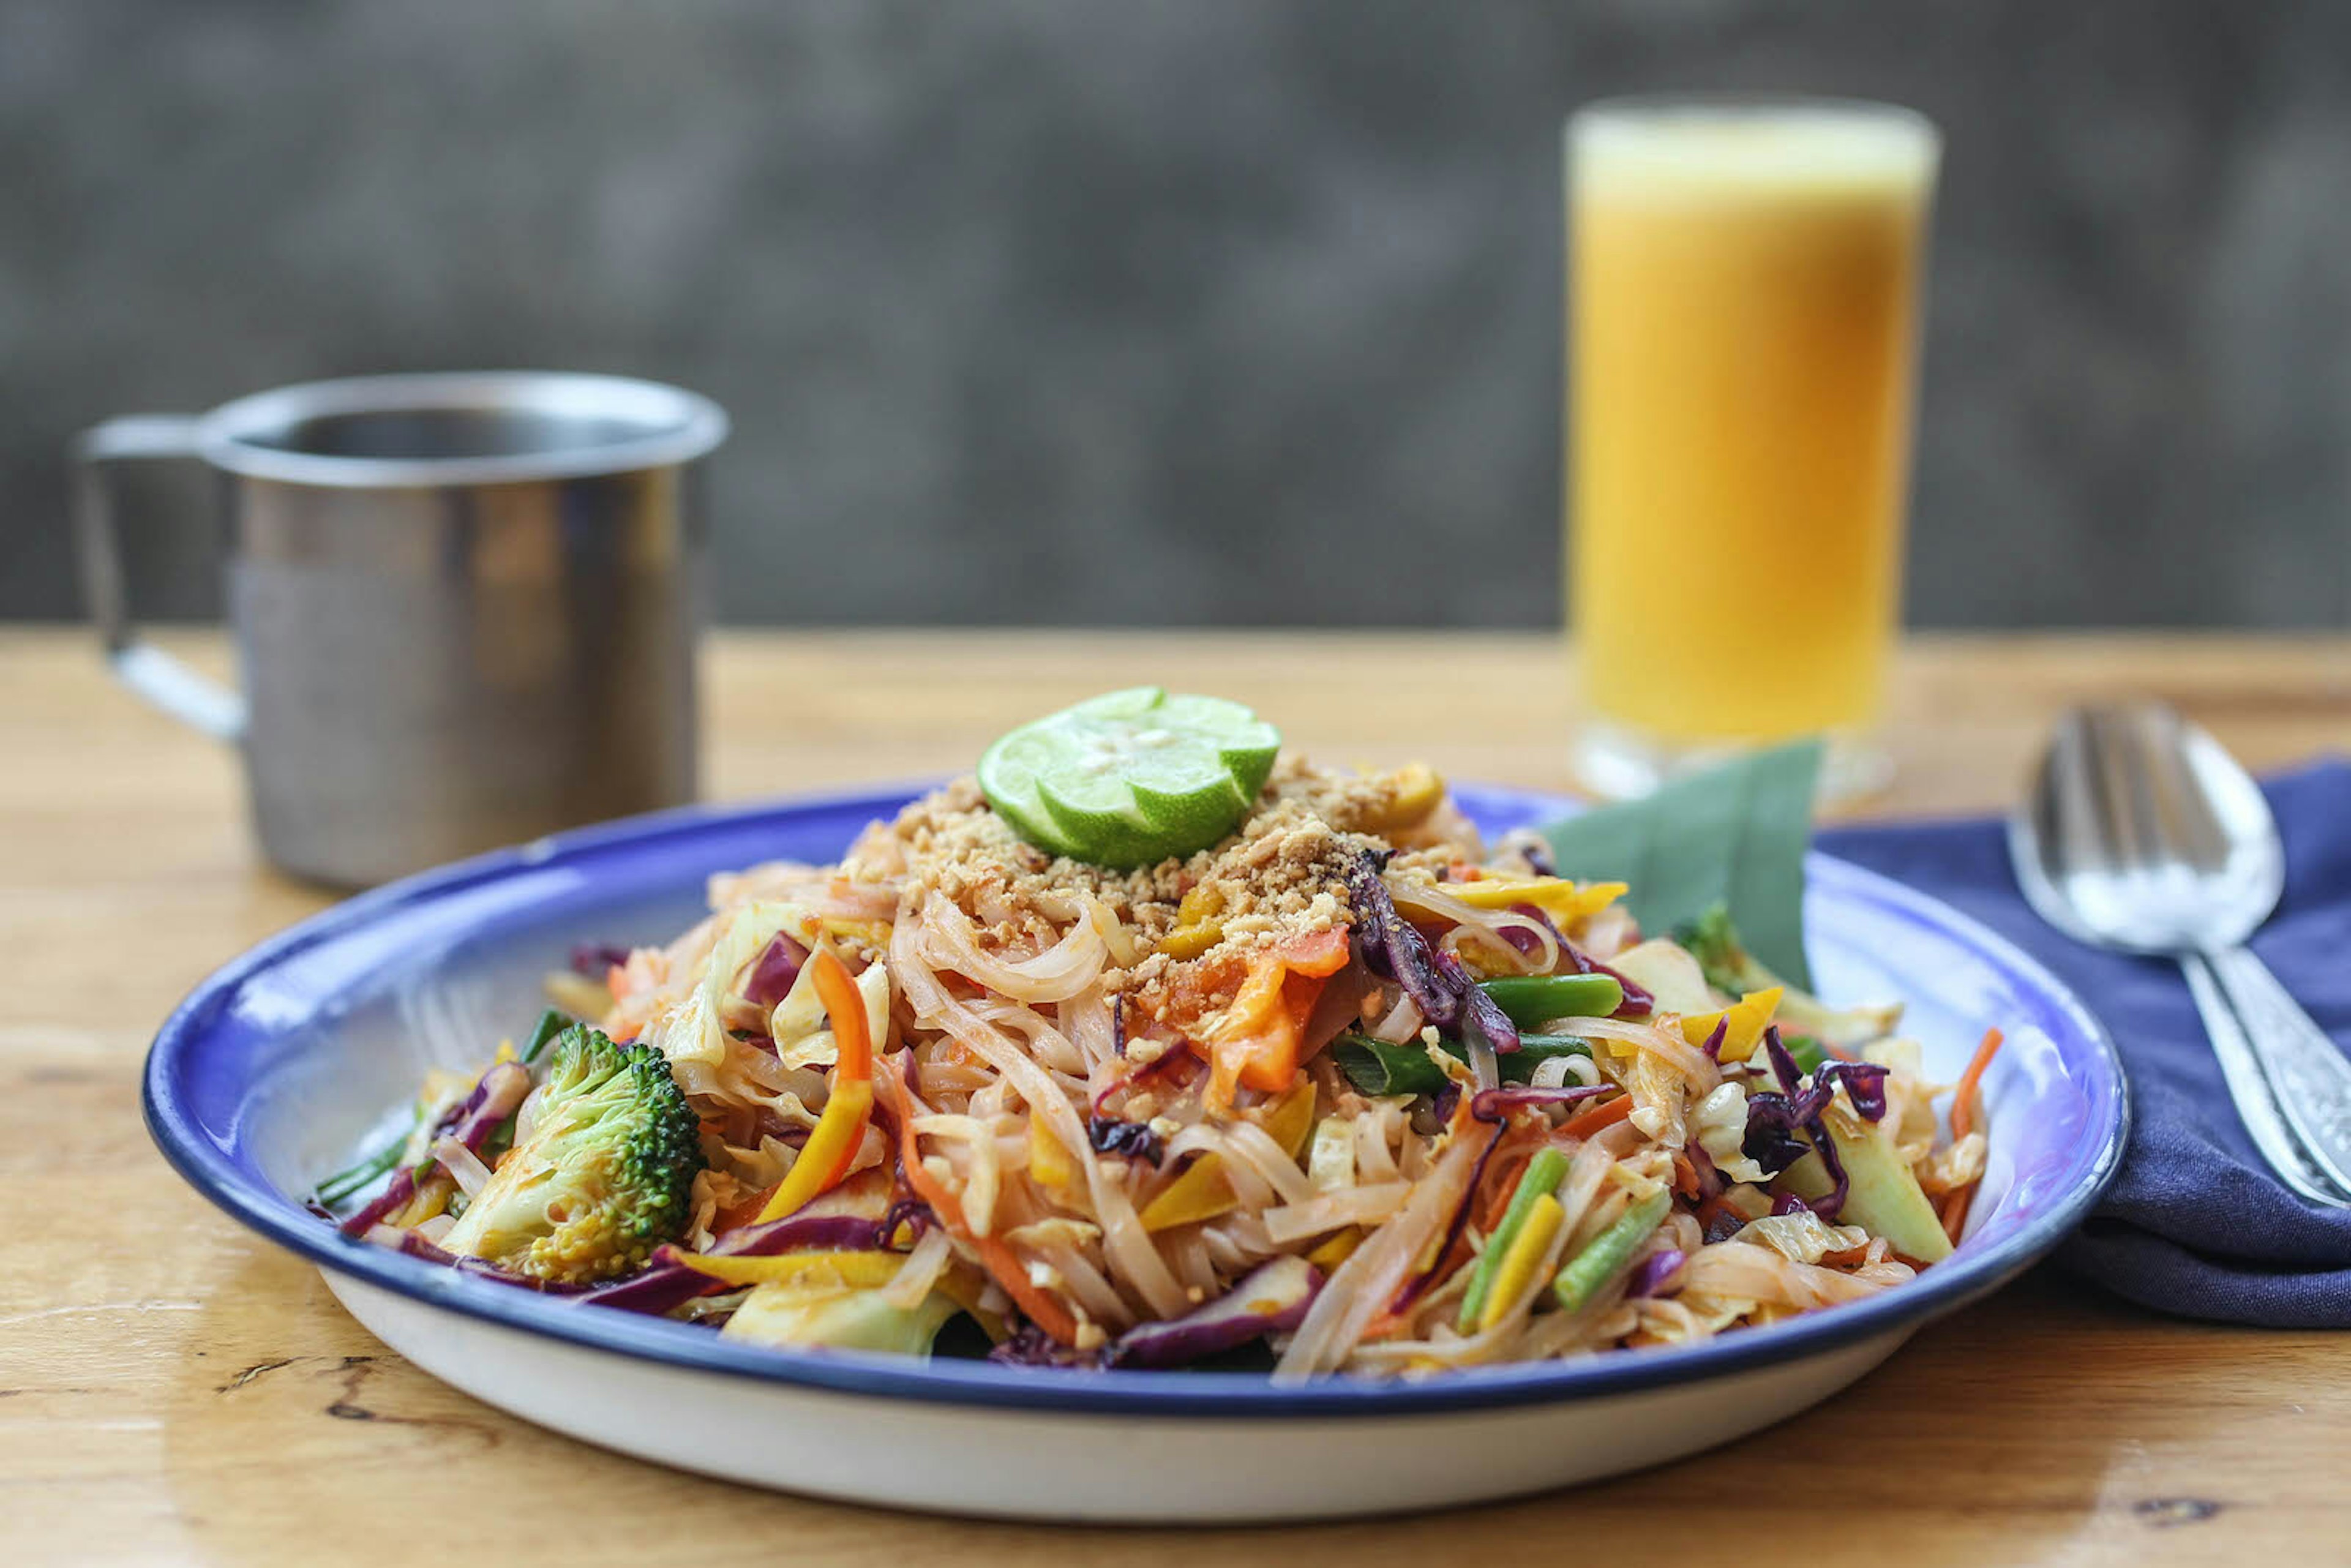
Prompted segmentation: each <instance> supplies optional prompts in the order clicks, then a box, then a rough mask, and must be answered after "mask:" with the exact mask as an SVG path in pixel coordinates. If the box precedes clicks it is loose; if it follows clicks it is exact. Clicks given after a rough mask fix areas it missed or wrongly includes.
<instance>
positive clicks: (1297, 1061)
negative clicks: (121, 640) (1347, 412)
mask: <svg viewBox="0 0 2351 1568" xmlns="http://www.w3.org/2000/svg"><path fill="white" fill-rule="evenodd" d="M1267 761H1268V764H1269V765H1270V771H1267V768H1266V767H1264V766H1260V767H1259V768H1258V769H1257V775H1258V780H1259V782H1253V783H1251V784H1250V787H1249V789H1247V790H1246V791H1245V794H1244V797H1243V798H1242V800H1241V802H1240V805H1239V808H1238V817H1239V821H1238V825H1237V826H1236V827H1234V828H1233V829H1232V830H1231V831H1227V832H1224V833H1222V835H1221V836H1220V837H1217V839H1216V840H1215V841H1213V842H1210V843H1208V844H1207V847H1204V848H1201V849H1199V850H1197V851H1196V852H1192V853H1189V854H1188V855H1183V856H1169V857H1167V858H1165V859H1162V860H1159V861H1157V862H1155V863H1150V864H1144V865H1140V866H1138V867H1135V868H1133V869H1115V868H1114V866H1113V865H1106V864H1100V863H1093V862H1088V861H1084V860H1080V859H1076V858H1072V857H1071V856H1069V855H1067V854H1056V853H1054V852H1049V851H1048V850H1047V849H1045V848H1042V847H1040V846H1039V845H1038V844H1037V843H1035V842H1033V841H1031V836H1029V835H1024V833H1023V832H1022V831H1019V830H1017V829H1016V827H1015V826H1014V825H1013V823H1012V822H1011V821H1008V817H1007V815H1006V814H1005V813H1004V812H1002V811H1000V810H998V809H996V808H995V807H993V806H991V804H990V800H989V796H988V794H987V793H983V791H982V789H981V788H980V787H979V786H978V785H977V783H975V782H974V781H973V780H971V779H964V780H960V781H958V782H956V783H955V784H952V785H949V786H948V787H946V788H945V789H941V790H939V791H938V792H936V793H935V794H932V795H930V796H928V797H926V798H925V799H923V800H918V801H916V802H915V803H914V804H913V805H911V806H909V807H907V808H906V809H905V810H904V812H903V813H901V814H900V815H899V816H898V818H897V819H896V820H895V821H893V822H888V823H876V824H874V825H873V826H872V828H870V829H869V830H868V831H866V832H865V833H864V835H863V836H862V838H860V839H859V840H858V841H856V843H855V844H854V845H852V847H851V849H850V850H849V852H848V853H847V854H846V855H845V856H844V857H843V858H842V859H841V861H840V862H839V863H838V864H835V865H831V866H810V865H799V864H783V863H777V864H768V865H761V866H757V867H754V868H752V869H750V870H747V871H745V872H742V873H739V874H730V875H723V876H719V877H717V878H716V879H714V880H713V882H712V883H711V885H710V888H709V895H710V896H709V902H710V908H711V913H710V915H709V916H708V917H707V918H706V919H705V920H703V921H702V922H701V923H700V924H698V925H695V926H694V927H693V928H692V929H690V930H688V931H686V932H684V934H683V935H680V936H677V937H676V938H675V939H674V940H673V941H671V942H670V943H669V944H668V945H667V946H643V947H636V948H633V949H627V950H622V949H594V948H590V949H584V950H583V951H581V952H580V954H578V955H577V956H576V957H575V970H576V972H574V973H569V974H566V975H563V976H561V977H555V978H552V979H550V982H549V986H550V992H551V995H552V998H553V999H554V1000H555V1001H557V1002H558V1004H559V1011H556V1012H551V1013H550V1014H549V1018H548V1019H547V1020H546V1022H545V1023H544V1024H543V1025H542V1027H541V1029H540V1030H538V1033H537V1034H536V1035H535V1036H534V1037H531V1038H529V1039H528V1040H523V1041H521V1042H520V1043H518V1044H517V1043H509V1044H507V1045H505V1046H503V1047H501V1048H500V1050H499V1051H498V1055H497V1059H496V1061H493V1062H492V1063H491V1064H490V1065H489V1066H488V1067H487V1068H486V1069H485V1070H483V1071H480V1072H479V1073H477V1074H474V1073H466V1074H440V1075H435V1076H434V1079H433V1080H432V1081H431V1082H427V1083H426V1084H425V1085H424V1088H423V1092H422V1094H421V1095H420V1097H419V1100H418V1102H417V1104H416V1106H415V1122H414V1126H413V1130H411V1131H410V1132H409V1133H408V1134H406V1135H405V1136H404V1137H402V1138H400V1139H398V1140H396V1141H395V1142H393V1143H392V1145H390V1146H388V1147H387V1148H386V1149H385V1150H384V1151H382V1152H381V1154H380V1155H378V1156H377V1157H376V1158H374V1159H372V1160H370V1161H366V1162H363V1163H362V1164H361V1166H359V1167H356V1168H355V1169H354V1170H353V1171H351V1172H347V1173H345V1174H344V1175H343V1176H340V1177H337V1178H335V1179H333V1180H331V1181H329V1183H326V1184H323V1185H322V1186H321V1188H320V1192H319V1197H318V1198H317V1199H316V1200H315V1201H316V1202H317V1203H318V1205H319V1212H320V1213H322V1214H324V1215H328V1216H329V1218H334V1219H335V1221H336V1222H337V1223H338V1224H340V1226H341V1227H342V1228H344V1229H345V1230H346V1231H347V1232H348V1233H349V1234H350V1235H352V1236H356V1237H364V1238H367V1239H371V1240H373V1241H376V1242H378V1243H381V1244H382V1245H386V1246H390V1247H394V1248H398V1249H402V1250H404V1251H408V1252H410V1253H413V1254H415V1255H418V1256H421V1257H424V1258H428V1259H433V1260H440V1261H442V1262H444V1263H446V1264H448V1265H449V1266H451V1267H454V1268H459V1269H463V1270H467V1271H469V1272H472V1273H475V1274H477V1275H480V1276H482V1277H485V1278H489V1279H496V1280H500V1281H508V1282H511V1283H513V1284H516V1285H517V1286H522V1287H527V1288H530V1289H535V1290H538V1291H545V1292H548V1293H549V1294H550V1295H552V1296H555V1297H559V1298H562V1299H563V1300H564V1301H566V1302H567V1303H572V1304H576V1305H577V1306H578V1307H580V1308H581V1309H584V1308H586V1307H590V1306H593V1307H601V1308H607V1309H623V1310H632V1311H636V1312H650V1313H657V1314H664V1315H667V1316H669V1317H672V1318H674V1319H680V1320H685V1321H690V1322H700V1323H704V1324H709V1325H716V1328H717V1331H718V1332H719V1333H723V1334H725V1335H726V1336H728V1337H730V1338H735V1339H739V1340H743V1341H747V1342H752V1343H766V1344H778V1345H791V1346H823V1347H831V1348H837V1349H863V1350H887V1351H897V1352H904V1353H909V1354H927V1353H929V1352H931V1351H932V1350H933V1349H934V1346H935V1343H936V1344H937V1348H938V1349H939V1350H940V1351H941V1353H942V1354H945V1353H946V1351H947V1350H949V1349H950V1348H952V1347H953V1345H954V1344H955V1343H962V1344H964V1345H965V1346H967V1348H968V1350H969V1351H970V1352H971V1353H973V1354H979V1353H982V1352H985V1354H989V1355H991V1356H993V1357H995V1358H996V1359H998V1360H1001V1361H1007V1362H1015V1363H1021V1364H1055V1365H1073V1366H1088V1367H1174V1366H1186V1365H1196V1364H1203V1363H1206V1364H1212V1365H1218V1366H1236V1365H1248V1364H1254V1365H1259V1366H1262V1365H1264V1364H1266V1357H1267V1356H1268V1355H1269V1354H1270V1356H1271V1358H1272V1368H1273V1371H1274V1374H1275V1375H1276V1376H1277V1377H1280V1378H1303V1377H1309V1376H1314V1375H1324V1374H1331V1373H1342V1372H1343V1373H1351V1374H1359V1375H1417V1374H1422V1373H1427V1372H1431V1371H1436V1370H1440V1369H1445V1368H1454V1367H1466V1366H1471V1365H1477V1364H1489V1363H1499V1362H1516V1361H1529V1360H1539V1359H1543V1358H1548V1357H1558V1356H1566V1355H1571V1354H1578V1353H1582V1352H1586V1351H1594V1350H1600V1349H1604V1348H1611V1347H1622V1346H1642V1345H1660V1344H1676V1343H1687V1342H1690V1341H1696V1340H1702V1339H1705V1338H1707V1337H1708V1336H1710V1335H1714V1334H1719V1333H1725V1332H1727V1331H1729V1330H1732V1329H1736V1328H1741V1327H1750V1326H1754V1325H1759V1324H1766V1323H1770V1322H1775V1321H1777V1320H1779V1319H1782V1318H1785V1317H1789V1316H1792V1315H1793V1314H1796V1313H1800V1312H1812V1311H1814V1310H1816V1309H1819V1308H1823V1307H1833V1306H1835V1305H1837V1304H1838V1303H1840V1302H1844V1301H1855V1300H1857V1299H1859V1298H1861V1297H1865V1296H1868V1295H1871V1294H1873V1293H1875V1292H1876V1291H1884V1290H1888V1289H1891V1288H1893V1287H1896V1286H1898V1285H1900V1284H1902V1283H1903V1282H1904V1281H1907V1280H1909V1279H1910V1278H1912V1276H1913V1275H1914V1273H1915V1272H1916V1271H1917V1270H1919V1269H1921V1268H1924V1267H1928V1266H1930V1265H1932V1264H1933V1263H1934V1262H1936V1261H1937V1260H1939V1259H1941V1258H1943V1257H1944V1256H1946V1255H1947V1254H1948V1253H1949V1251H1950V1249H1951V1246H1952V1240H1953V1239H1954V1238H1955V1237H1956V1236H1957V1235H1958V1234H1959V1229H1960V1227H1961V1226H1962V1225H1963V1223H1964V1220H1965V1217H1966V1212H1967V1207H1968V1203H1969V1200H1970V1194H1971V1192H1972V1191H1973V1189H1974V1187H1975V1186H1976V1184H1977V1182H1978V1180H1979V1178H1980V1176H1981V1175H1982V1172H1983V1168H1984V1153H1985V1144H1984V1135H1983V1133H1982V1131H1981V1129H1980V1124H1979V1111H1978V1107H1977V1103H1976V1095H1975V1088H1974V1081H1975V1077H1976V1075H1977V1074H1978V1073H1980V1071H1981V1068H1982V1065H1983V1061H1985V1060H1986V1059H1987V1058H1988V1057H1989V1055H1990V1053H1991V1050H1992V1049H1993V1048H1994V1047H1995V1046H1996V1044H1997V1036H1996V1035H1995V1036H1993V1037H1991V1039H1989V1040H1987V1041H1986V1042H1985V1047H1984V1049H1983V1050H1982V1051H1980V1052H1979V1054H1978V1058H1977V1061H1976V1062H1975V1064H1974V1065H1973V1067H1972V1068H1971V1069H1970V1073H1969V1075H1968V1076H1967V1078H1966V1079H1964V1080H1963V1081H1962V1082H1960V1083H1959V1085H1956V1086H1949V1085H1943V1084H1938V1083H1935V1082H1930V1081H1929V1080H1928V1078H1927V1077H1926V1076H1925V1074H1924V1073H1923V1072H1922V1071H1921V1069H1920V1057H1919V1050H1918V1047H1917V1044H1916V1043H1914V1042H1912V1041H1909V1040H1904V1039H1902V1038H1900V1037H1899V1036H1898V1035H1897V1034H1896V1032H1895V1026H1896V1009H1890V1008H1874V1009H1854V1010H1833V1009H1829V1008H1827V1007H1824V1006H1823V1004H1821V1003H1820V1002H1818V1001H1816V1000H1814V999H1813V998H1810V997H1808V996H1805V995H1802V994H1801V993H1799V992H1797V991H1795V990H1794V989H1792V988H1789V987H1787V986H1784V985H1782V984H1781V983H1780V982H1779V981H1778V980H1777V979H1776V978H1775V977H1773V976H1772V975H1771V974H1770V973H1768V972H1766V971H1764V970H1763V969H1762V967H1761V966H1760V965H1759V964H1757V963H1756V962H1755V960H1753V959H1752V958H1751V957H1750V956H1748V955H1747V954H1746V953H1745V952H1744V951H1743V950H1742V948H1741V946H1740V942H1739V937H1738V934H1737V932H1736V931H1735V929H1733V928H1732V926H1731V925H1730V923H1729V918H1728V916H1727V915H1724V914H1723V913H1721V912H1720V911H1716V912H1713V913H1711V914H1709V915H1708V916H1706V917H1705V918H1702V919H1700V920H1698V922H1696V923H1695V924H1694V925H1692V926H1690V927H1688V928H1687V929H1685V930H1683V931H1681V932H1680V933H1678V934H1667V933H1662V932H1644V931H1642V930H1640V929H1638V928H1637V926H1636V925H1635V922H1634V921H1633V920H1632V918H1631V917H1630V916H1629V915H1627V914H1626V913H1625V907H1624V905H1623V904H1622V903H1621V902H1620V899H1621V895H1622V894H1624V892H1625V889H1624V888H1623V887H1622V886H1621V885H1617V884H1610V883H1579V882H1576V881H1573V880H1569V879H1567V878H1563V877H1561V876H1559V875H1556V874H1554V873H1553V871H1552V866H1551V864H1550V862H1549V860H1548V858H1547V854H1546V852H1545V849H1544V846H1543V844H1542V842H1541V841H1540V840H1539V839H1537V838H1535V837H1534V836H1532V835H1531V834H1530V835H1513V836H1510V837H1508V838H1505V839H1504V840H1502V841H1499V842H1497V843H1496V844H1494V845H1492V846H1490V848H1489V847H1488V846H1485V845H1482V844H1481V843H1480V841H1479V834H1478V833H1477V831H1475V830H1474V829H1473V828H1472V827H1471V825H1470V823H1469V822H1468V821H1467V820H1466V819H1465V817H1464V816H1463V815H1462V814H1461V813H1460V812H1459V811H1458V810H1456V809H1455V808H1454V807H1453V805H1452V804H1451V803H1450V801H1449V800H1448V799H1447V795H1446V792H1445V789H1444V787H1443V785H1442V783H1441V781H1440V780H1439V779H1437V777H1436V776H1435V775H1434V774H1432V773H1431V772H1430V771H1429V770H1427V769H1426V768H1421V767H1411V768H1405V769H1403V770H1401V771H1397V772H1393V773H1374V774H1367V775H1365V774H1355V773H1349V772H1338V771H1332V770H1330V769H1327V768H1317V767H1314V766H1311V765H1310V764H1308V763H1306V762H1304V761H1302V760H1300V759H1297V758H1283V759H1282V760H1281V761H1280V763H1279V764H1278V765H1274V764H1271V759H1270V752H1269V754H1268V759H1267ZM992 788H993V787H991V790H992ZM1111 858H1113V859H1115V858H1116V857H1111ZM1947 1090H1955V1092H1954V1093H1953V1095H1952V1100H1951V1109H1950V1115H1949V1122H1950V1125H1949V1132H1948V1133H1946V1132H1945V1131H1944V1130H1943V1128H1942V1127H1941V1125H1940V1124H1939V1122H1938V1114H1937V1110H1936V1101H1937V1097H1938V1094H1942V1093H1944V1092H1946V1091H1947ZM951 1324H952V1325H954V1326H953V1327H952V1328H950V1325H951ZM983 1336H984V1338H983ZM1252 1355H1253V1356H1254V1357H1255V1360H1254V1361H1251V1360H1250V1359H1249V1358H1250V1357H1251V1356H1252Z"/></svg>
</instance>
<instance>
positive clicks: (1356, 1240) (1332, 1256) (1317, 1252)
mask: <svg viewBox="0 0 2351 1568" xmlns="http://www.w3.org/2000/svg"><path fill="white" fill-rule="evenodd" d="M1363 1244H1364V1228H1363V1227H1362V1226H1360V1225H1350V1226H1349V1227H1347V1228H1346V1229H1344V1230H1342V1231H1340V1232H1338V1233H1337V1234H1335V1235H1333V1236H1332V1237H1331V1238H1330V1239H1328V1240H1326V1241H1324V1242H1323V1243H1322V1245H1321V1246H1319V1247H1317V1248H1315V1249H1314V1250H1313V1251H1311V1252H1309V1253H1308V1254H1307V1255H1306V1260H1307V1261H1308V1262H1309V1263H1311V1264H1313V1265H1314V1266H1315V1267H1316V1268H1317V1269H1320V1270H1322V1272H1323V1273H1324V1274H1326V1275H1327V1274H1328V1273H1330V1272H1331V1270H1333V1269H1336V1268H1337V1267H1338V1266H1339V1265H1340V1264H1342V1263H1344V1262H1345V1261H1346V1260H1348V1259H1350V1258H1352V1257H1353V1256H1354V1255H1355V1249H1356V1248H1358V1247H1361V1246H1362V1245H1363Z"/></svg>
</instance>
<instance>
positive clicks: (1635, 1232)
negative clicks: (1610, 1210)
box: [1552, 1187, 1674, 1312]
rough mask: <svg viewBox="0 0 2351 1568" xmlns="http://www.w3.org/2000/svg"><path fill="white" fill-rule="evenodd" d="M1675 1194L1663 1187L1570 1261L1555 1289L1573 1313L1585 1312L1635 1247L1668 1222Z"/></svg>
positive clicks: (1629, 1210)
mask: <svg viewBox="0 0 2351 1568" xmlns="http://www.w3.org/2000/svg"><path fill="white" fill-rule="evenodd" d="M1673 1202H1674V1195H1673V1194H1672V1193H1671V1192H1669V1191H1668V1190H1667V1189H1666V1188H1664V1187H1659V1188H1658V1189H1657V1190H1656V1191H1655V1192H1653V1193H1651V1194H1650V1195H1649V1196H1648V1197H1645V1198H1642V1199H1641V1200H1640V1201H1639V1202H1637V1203H1635V1204H1634V1205H1633V1207H1630V1208H1628V1209H1626V1210H1625V1212H1624V1213H1623V1214H1622V1215H1619V1216H1618V1217H1617V1218H1616V1221H1615V1223H1614V1224H1613V1225H1611V1226H1609V1228H1607V1229H1605V1230H1604V1231H1602V1232H1601V1233H1600V1234H1599V1235H1597V1236H1595V1237H1593V1239H1592V1240H1591V1241H1590V1243H1588V1244H1587V1245H1586V1246H1585V1247H1584V1249H1583V1251H1581V1252H1579V1253H1577V1254H1576V1255H1575V1256H1574V1257H1573V1258H1572V1259H1570V1260H1568V1264H1567V1267H1566V1268H1564V1269H1562V1270H1560V1271H1559V1278H1558V1279H1557V1280H1555V1281H1552V1294H1554V1295H1556V1296H1557V1297H1558V1298H1559V1304H1560V1305H1561V1306H1562V1307H1564V1308H1566V1309H1567V1310H1568V1311H1569V1312H1578V1311H1581V1310H1582V1309H1583V1306H1584V1305H1585V1303H1587V1302H1589V1301H1591V1300H1592V1298H1593V1297H1594V1296H1596V1295H1598V1294H1599V1293H1600V1290H1601V1287H1602V1286H1604V1285H1605V1284H1607V1283H1608V1281H1611V1280H1613V1279H1614V1278H1615V1277H1616V1276H1617V1275H1618V1274H1620V1273H1622V1272H1624V1270H1625V1265H1626V1264H1628V1263H1630V1262H1631V1261H1632V1260H1633V1249H1635V1248H1636V1247H1638V1246H1640V1245H1641V1243H1642V1242H1644V1241H1646V1240H1647V1239H1649V1237H1650V1234H1651V1233H1652V1232H1654V1231H1655V1230H1656V1228H1657V1227H1658V1226H1660V1225H1663V1224H1664V1223H1665V1222H1666V1211H1667V1209H1669V1208H1671V1207H1673Z"/></svg>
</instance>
